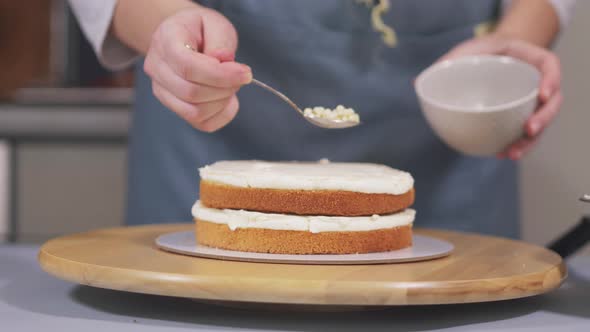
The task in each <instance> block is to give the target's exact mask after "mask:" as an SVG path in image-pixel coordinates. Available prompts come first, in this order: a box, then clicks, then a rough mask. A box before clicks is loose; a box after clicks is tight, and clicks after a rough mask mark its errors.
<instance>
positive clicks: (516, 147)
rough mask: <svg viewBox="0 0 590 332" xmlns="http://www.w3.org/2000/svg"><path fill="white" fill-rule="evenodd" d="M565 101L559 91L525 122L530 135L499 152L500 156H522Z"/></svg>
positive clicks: (517, 157) (516, 158)
mask: <svg viewBox="0 0 590 332" xmlns="http://www.w3.org/2000/svg"><path fill="white" fill-rule="evenodd" d="M562 102H563V96H562V94H561V92H557V94H555V95H554V96H553V97H551V99H549V101H548V102H547V103H545V104H544V105H543V106H541V108H540V109H539V110H538V111H537V112H536V113H534V114H533V115H532V116H531V117H530V118H529V119H528V120H527V123H526V124H525V131H526V133H527V135H528V136H529V137H526V138H521V139H519V140H518V141H516V142H515V143H514V144H512V145H510V147H508V148H507V149H506V150H505V151H503V152H502V153H500V154H498V156H497V157H498V158H500V159H502V158H506V157H507V158H510V159H512V160H518V159H520V158H522V157H523V156H524V155H525V154H526V153H527V152H528V151H529V150H530V149H531V148H532V147H533V146H534V145H535V144H537V142H538V140H539V137H541V133H542V132H543V130H544V129H545V128H546V127H547V126H548V125H549V123H551V121H552V120H553V119H554V118H555V116H556V115H557V113H559V109H560V107H561V104H562Z"/></svg>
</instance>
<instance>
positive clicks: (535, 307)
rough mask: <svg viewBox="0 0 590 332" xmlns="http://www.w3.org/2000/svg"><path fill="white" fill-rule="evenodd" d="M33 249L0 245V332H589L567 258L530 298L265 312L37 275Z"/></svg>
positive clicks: (585, 281) (580, 287)
mask: <svg viewBox="0 0 590 332" xmlns="http://www.w3.org/2000/svg"><path fill="white" fill-rule="evenodd" d="M37 250H38V247H34V246H26V245H4V246H0V324H1V326H2V330H3V331H37V330H41V329H42V330H43V331H45V332H49V331H79V330H81V331H84V332H91V331H100V332H104V331H119V330H120V331H142V332H149V331H189V330H190V331H229V330H232V331H235V330H242V331H339V332H343V331H359V330H366V331H395V330H400V331H474V330H485V331H556V330H562V331H590V257H589V256H579V257H573V258H571V259H570V260H569V262H568V267H569V277H568V279H567V281H566V282H565V283H564V284H563V285H562V287H561V288H559V289H558V290H556V291H554V292H552V293H549V294H545V295H541V296H536V297H531V298H525V299H518V300H510V301H501V302H492V303H477V304H462V305H439V306H415V307H391V308H386V309H383V310H373V311H363V312H317V311H316V312H287V311H272V312H271V311H264V310H261V309H253V308H250V309H248V307H244V308H242V309H236V308H227V307H223V306H218V305H214V304H206V303H199V302H196V301H192V300H189V299H181V298H171V297H162V296H153V295H144V294H134V293H126V292H119V291H113V290H105V289H98V288H92V287H88V286H79V285H75V284H71V283H68V282H65V281H62V280H58V279H55V278H54V277H52V276H50V275H48V274H46V273H45V272H43V271H42V270H41V269H40V268H39V266H38V264H37V260H36V255H37ZM146 259H147V258H146Z"/></svg>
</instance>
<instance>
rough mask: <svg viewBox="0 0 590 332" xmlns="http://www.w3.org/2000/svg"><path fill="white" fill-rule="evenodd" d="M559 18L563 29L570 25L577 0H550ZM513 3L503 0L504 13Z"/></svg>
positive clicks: (509, 0)
mask: <svg viewBox="0 0 590 332" xmlns="http://www.w3.org/2000/svg"><path fill="white" fill-rule="evenodd" d="M548 1H549V3H550V4H551V6H553V9H555V12H556V13H557V17H558V18H559V29H560V31H563V29H564V28H565V27H566V26H567V25H568V23H569V21H570V19H571V18H572V14H573V12H574V6H575V4H576V1H577V0H548ZM511 4H512V0H502V13H504V12H505V11H506V10H507V9H508V7H510V5H511Z"/></svg>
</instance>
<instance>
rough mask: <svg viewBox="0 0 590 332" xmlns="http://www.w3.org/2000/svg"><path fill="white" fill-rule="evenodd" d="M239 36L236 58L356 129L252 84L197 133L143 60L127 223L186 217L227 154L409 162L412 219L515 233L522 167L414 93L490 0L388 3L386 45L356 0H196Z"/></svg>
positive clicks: (488, 13) (490, 14) (488, 11)
mask: <svg viewBox="0 0 590 332" xmlns="http://www.w3.org/2000/svg"><path fill="white" fill-rule="evenodd" d="M201 3H202V4H204V5H206V6H209V7H212V8H214V9H217V10H219V11H220V12H221V13H223V14H224V15H226V16H227V17H228V18H229V20H230V21H231V22H232V23H233V24H234V25H235V27H236V30H237V31H238V35H239V45H240V46H239V49H238V52H237V61H240V62H243V63H246V64H248V65H249V66H251V67H252V69H253V73H254V76H255V77H256V78H258V79H260V80H261V81H263V82H266V83H268V84H270V85H271V86H274V87H276V88H278V89H279V90H281V91H283V92H285V93H286V94H287V95H288V96H289V97H291V98H292V99H293V100H294V101H295V102H297V103H298V104H299V105H301V106H304V107H306V106H324V107H335V106H336V105H338V104H342V105H345V106H348V107H353V108H354V109H355V110H357V111H358V113H359V115H360V116H361V121H362V122H363V123H362V125H361V126H358V127H356V128H352V129H345V130H326V129H321V128H317V127H313V126H312V125H310V124H309V123H307V122H306V121H304V120H303V119H301V118H300V116H299V115H298V114H296V113H295V112H294V111H293V110H292V109H291V108H289V106H288V105H286V104H284V103H283V102H281V101H280V100H279V99H277V98H276V97H275V96H273V95H271V94H269V93H268V92H267V91H264V90H262V89H260V88H258V87H255V86H245V87H243V88H242V89H241V91H240V92H239V94H238V95H239V98H240V112H239V113H238V115H237V117H236V118H235V119H234V121H232V122H231V123H230V124H229V125H228V126H226V127H225V128H223V129H222V130H220V131H218V132H216V133H213V134H209V133H204V132H200V131H197V130H194V129H193V128H191V127H190V126H189V125H188V124H187V123H184V122H183V121H182V120H181V119H180V118H178V117H177V116H176V115H175V114H174V113H173V112H171V111H169V110H166V109H165V108H164V107H163V106H162V105H160V104H159V103H158V101H157V100H156V99H155V98H154V96H153V95H152V94H151V88H150V82H149V79H148V78H147V77H146V76H145V74H144V73H143V72H142V71H141V68H140V67H138V77H137V80H138V82H137V102H136V110H135V114H134V123H133V131H132V145H131V151H130V174H129V175H130V183H129V186H130V187H129V209H128V220H127V221H128V223H145V222H148V223H153V222H166V221H172V220H189V219H190V218H191V217H190V207H191V205H192V204H193V202H194V200H195V199H196V198H197V197H198V181H199V179H198V173H197V168H198V167H202V166H203V165H206V164H209V163H212V162H215V161H217V160H227V159H260V160H304V161H309V160H319V159H321V158H327V159H329V160H333V161H365V162H376V163H383V164H387V165H389V166H392V167H395V168H400V169H404V170H407V171H409V172H411V173H412V175H413V176H414V177H415V180H416V191H417V202H416V205H415V208H416V210H417V211H418V215H417V222H416V223H417V225H418V226H430V227H443V228H451V229H460V230H473V231H481V232H486V233H494V234H502V235H508V236H516V235H517V233H518V227H517V224H516V221H517V195H516V179H515V168H514V165H512V164H511V163H510V162H505V161H497V160H492V159H488V160H484V159H476V158H470V157H465V156H462V155H459V154H457V153H455V152H453V151H451V150H450V149H449V148H447V147H446V146H445V145H444V144H443V143H442V142H441V141H440V140H439V139H438V138H436V137H435V136H434V134H433V132H432V130H431V129H430V128H429V127H428V125H427V124H426V122H425V120H424V118H423V116H422V114H421V113H420V110H419V107H418V104H417V101H416V97H415V94H414V89H413V85H412V84H413V80H414V78H415V77H416V76H417V74H418V73H419V72H420V71H421V70H423V69H424V68H425V67H427V66H428V65H430V64H431V63H432V62H433V61H435V60H436V59H437V58H438V57H439V56H441V55H442V54H444V53H445V52H446V51H448V50H449V49H450V48H451V47H452V46H454V45H456V44H457V43H459V42H461V41H463V40H465V39H468V38H471V37H472V36H473V33H474V29H475V28H476V27H477V26H478V25H479V24H481V23H483V22H486V21H490V20H493V19H494V18H495V16H496V13H497V6H498V1H495V0H481V1H471V0H450V1H449V0H448V1H436V0H421V1H420V0H403V1H402V0H391V1H390V4H391V6H390V9H389V10H388V11H387V12H386V13H384V15H383V20H384V22H385V23H386V24H388V25H390V26H391V27H392V28H393V29H394V30H395V32H396V34H397V38H398V44H397V45H396V47H394V48H390V47H388V46H386V45H385V44H384V42H383V41H382V39H381V35H380V34H379V33H378V32H376V31H375V30H373V28H372V26H371V17H370V8H367V6H365V5H364V4H361V3H359V2H357V1H354V0H326V1H314V0H298V1H264V0H241V1H218V0H217V1H216V0H211V1H201Z"/></svg>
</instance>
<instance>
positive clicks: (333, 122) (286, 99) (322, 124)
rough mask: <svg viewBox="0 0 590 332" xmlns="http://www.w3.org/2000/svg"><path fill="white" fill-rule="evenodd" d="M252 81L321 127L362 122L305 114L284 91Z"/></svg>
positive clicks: (341, 127)
mask: <svg viewBox="0 0 590 332" xmlns="http://www.w3.org/2000/svg"><path fill="white" fill-rule="evenodd" d="M252 83H253V84H255V85H257V86H259V87H261V88H263V89H266V90H268V91H270V92H271V93H272V94H274V95H275V96H277V97H279V98H281V99H282V100H283V101H284V102H286V103H287V104H289V106H291V107H292V108H293V109H294V110H296V111H297V113H299V114H300V115H301V116H303V118H305V120H307V121H308V122H310V123H311V124H313V125H315V126H318V127H321V128H327V129H344V128H350V127H355V126H358V125H359V124H360V122H356V121H350V120H339V119H326V118H320V117H317V116H314V115H313V114H305V112H303V110H302V109H301V108H299V106H297V104H295V103H294V102H293V101H292V100H291V99H289V97H287V96H285V94H283V93H282V92H280V91H278V90H276V89H274V88H272V87H270V86H269V85H267V84H266V83H263V82H261V81H259V80H257V79H254V78H253V79H252Z"/></svg>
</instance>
